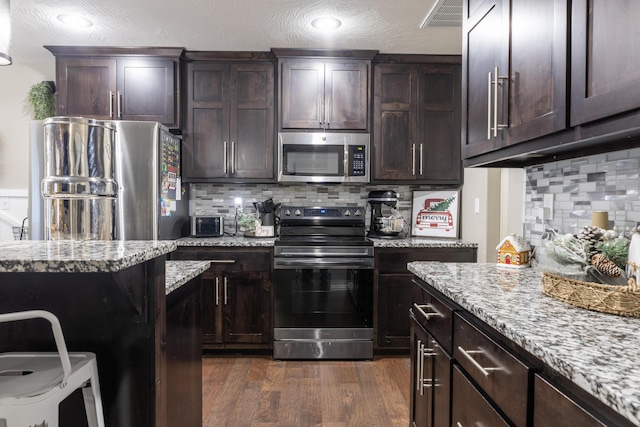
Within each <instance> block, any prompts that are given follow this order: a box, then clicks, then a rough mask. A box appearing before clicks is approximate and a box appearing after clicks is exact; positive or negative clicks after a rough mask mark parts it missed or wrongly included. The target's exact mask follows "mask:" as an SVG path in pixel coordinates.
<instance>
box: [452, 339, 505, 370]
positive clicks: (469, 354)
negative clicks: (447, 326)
mask: <svg viewBox="0 0 640 427" xmlns="http://www.w3.org/2000/svg"><path fill="white" fill-rule="evenodd" d="M458 350H460V353H462V355H463V356H464V357H466V358H467V359H468V360H469V361H470V362H471V363H472V364H473V366H475V367H476V368H478V370H479V371H480V372H481V373H482V375H484V376H485V377H488V376H489V373H490V372H492V371H500V370H502V368H499V367H487V368H485V367H484V366H482V365H481V364H479V363H478V362H477V361H476V359H474V358H473V356H472V355H473V354H482V353H484V350H465V349H464V348H462V347H461V346H458Z"/></svg>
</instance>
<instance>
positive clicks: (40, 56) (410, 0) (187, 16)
mask: <svg viewBox="0 0 640 427" xmlns="http://www.w3.org/2000/svg"><path fill="white" fill-rule="evenodd" d="M434 3H436V0H340V1H332V0H325V1H321V0H178V1H176V0H56V1H51V0H11V19H12V39H11V52H10V53H11V56H12V57H13V62H14V63H20V62H39V61H43V60H45V61H46V60H50V59H51V54H50V53H49V52H48V51H47V50H45V49H44V48H43V47H42V46H44V45H79V46H128V47H130V46H176V47H185V48H187V49H189V50H239V51H249V50H255V51H267V50H269V49H270V48H272V47H279V48H336V49H377V50H379V51H380V52H382V53H426V54H460V52H461V31H460V27H437V28H424V29H421V28H420V23H421V22H422V21H423V20H424V18H425V16H426V15H427V13H428V12H429V11H430V10H431V8H432V7H433V5H434ZM62 13H78V14H82V15H84V16H86V17H87V18H89V19H91V20H92V21H93V23H94V25H93V26H92V27H90V28H85V29H80V30H70V29H68V28H65V27H64V26H63V25H62V24H61V23H59V22H58V21H57V19H56V16H57V15H59V14H62ZM326 15H331V16H336V17H339V18H340V19H341V20H342V26H341V27H340V28H339V29H338V30H335V31H334V32H333V33H332V35H331V36H325V35H322V34H321V33H320V32H318V31H317V30H315V29H313V28H311V26H310V24H309V23H310V22H311V20H312V19H314V18H316V17H319V16H326Z"/></svg>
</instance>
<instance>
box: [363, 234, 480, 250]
mask: <svg viewBox="0 0 640 427" xmlns="http://www.w3.org/2000/svg"><path fill="white" fill-rule="evenodd" d="M371 240H372V241H373V246H374V247H376V248H477V247H478V244H477V243H471V242H465V241H463V240H457V239H437V238H428V237H405V238H403V239H379V238H372V239H371Z"/></svg>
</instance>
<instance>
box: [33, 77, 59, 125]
mask: <svg viewBox="0 0 640 427" xmlns="http://www.w3.org/2000/svg"><path fill="white" fill-rule="evenodd" d="M54 91H55V86H54V85H53V82H48V81H43V82H40V83H36V84H34V85H33V86H31V89H29V94H28V96H27V101H28V102H29V104H30V105H31V107H32V108H33V118H34V119H35V120H44V119H46V118H48V117H52V116H55V115H56V100H55V97H54V96H53V93H54Z"/></svg>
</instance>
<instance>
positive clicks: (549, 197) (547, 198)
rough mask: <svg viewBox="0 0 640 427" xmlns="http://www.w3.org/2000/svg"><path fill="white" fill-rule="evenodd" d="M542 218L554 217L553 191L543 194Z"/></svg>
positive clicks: (549, 218)
mask: <svg viewBox="0 0 640 427" xmlns="http://www.w3.org/2000/svg"><path fill="white" fill-rule="evenodd" d="M542 209H543V211H544V212H543V214H542V219H544V220H551V219H553V193H550V194H545V195H543V196H542Z"/></svg>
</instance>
